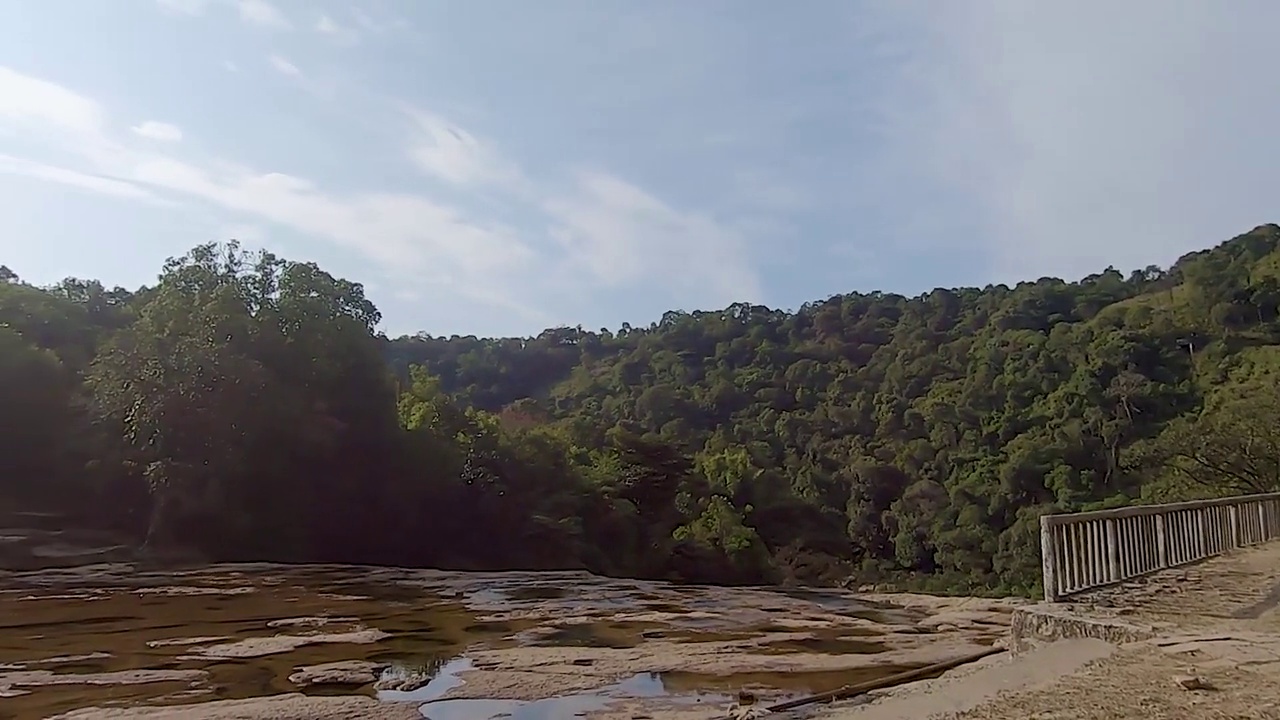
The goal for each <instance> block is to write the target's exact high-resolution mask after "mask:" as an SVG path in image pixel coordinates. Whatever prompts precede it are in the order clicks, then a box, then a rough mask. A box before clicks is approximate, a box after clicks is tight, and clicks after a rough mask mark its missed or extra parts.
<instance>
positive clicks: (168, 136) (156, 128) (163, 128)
mask: <svg viewBox="0 0 1280 720" xmlns="http://www.w3.org/2000/svg"><path fill="white" fill-rule="evenodd" d="M130 129H131V130H133V134H134V135H137V136H139V137H144V138H150V139H152V140H159V141H160V142H178V141H179V140H181V139H182V130H181V128H179V127H178V126H177V125H170V124H169V123H163V122H157V121H155V120H148V121H146V122H144V123H141V124H139V125H134V126H133V127H132V128H130Z"/></svg>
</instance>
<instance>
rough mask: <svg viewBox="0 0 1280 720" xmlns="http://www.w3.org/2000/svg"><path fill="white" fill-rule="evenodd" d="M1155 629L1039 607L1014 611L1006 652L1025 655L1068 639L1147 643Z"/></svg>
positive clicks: (1066, 608) (1053, 606)
mask: <svg viewBox="0 0 1280 720" xmlns="http://www.w3.org/2000/svg"><path fill="white" fill-rule="evenodd" d="M1155 635H1156V629H1155V628H1153V627H1151V626H1149V625H1142V624H1138V623H1134V622H1129V621H1126V620H1122V619H1120V618H1116V617H1091V616H1088V615H1085V614H1083V613H1081V612H1079V611H1078V610H1077V609H1075V608H1072V607H1071V606H1064V605H1059V604H1050V603H1040V604H1037V605H1027V606H1023V607H1019V608H1015V609H1014V611H1013V619H1012V622H1011V623H1010V626H1009V650H1010V651H1011V652H1014V653H1019V652H1024V651H1026V650H1028V649H1031V648H1033V647H1036V646H1038V645H1041V644H1044V643H1047V642H1053V641H1054V640H1066V639H1071V638H1094V639H1097V640H1103V641H1105V642H1109V643H1112V644H1114V645H1123V644H1125V643H1130V642H1138V641H1141V640H1149V639H1151V638H1153V637H1155Z"/></svg>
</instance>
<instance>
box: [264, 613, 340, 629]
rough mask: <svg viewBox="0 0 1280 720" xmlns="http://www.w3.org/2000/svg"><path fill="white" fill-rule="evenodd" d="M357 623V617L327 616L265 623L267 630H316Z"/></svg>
mask: <svg viewBox="0 0 1280 720" xmlns="http://www.w3.org/2000/svg"><path fill="white" fill-rule="evenodd" d="M359 622H360V618H357V617H327V616H319V617H299V618H284V619H283V620H272V621H271V622H269V623H267V627H269V628H281V627H307V628H318V627H324V626H325V625H334V624H345V625H352V624H356V623H359Z"/></svg>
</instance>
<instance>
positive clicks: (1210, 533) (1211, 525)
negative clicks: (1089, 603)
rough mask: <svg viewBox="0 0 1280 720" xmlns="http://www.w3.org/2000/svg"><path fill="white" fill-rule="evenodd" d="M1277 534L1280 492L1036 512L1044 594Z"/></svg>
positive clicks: (1115, 579)
mask: <svg viewBox="0 0 1280 720" xmlns="http://www.w3.org/2000/svg"><path fill="white" fill-rule="evenodd" d="M1276 538H1280V493H1268V494H1265V495H1244V496H1240V497H1231V498H1222V499H1219V500H1197V501H1193V502H1182V503H1171V504H1167V505H1135V506H1132V507H1124V508H1117V509H1115V510H1099V511H1097V512H1085V513H1066V514H1061V515H1044V516H1041V518H1040V558H1041V562H1042V566H1043V572H1044V599H1045V600H1046V601H1047V602H1057V601H1059V600H1061V599H1062V598H1064V597H1067V596H1069V595H1074V594H1076V593H1079V592H1083V591H1085V590H1091V589H1093V588H1099V587H1104V586H1106V585H1114V584H1116V583H1119V582H1123V581H1125V580H1129V579H1131V578H1136V577H1140V576H1142V575H1146V574H1148V573H1152V572H1156V571H1157V570H1164V569H1166V568H1171V567H1177V566H1179V565H1185V564H1187V563H1191V562H1195V561H1197V560H1202V559H1204V558H1207V557H1212V556H1214V555H1220V554H1222V553H1224V552H1226V551H1228V550H1230V549H1232V548H1237V547H1244V546H1246V545H1256V544H1258V543H1263V542H1266V541H1268V540H1274V539H1276Z"/></svg>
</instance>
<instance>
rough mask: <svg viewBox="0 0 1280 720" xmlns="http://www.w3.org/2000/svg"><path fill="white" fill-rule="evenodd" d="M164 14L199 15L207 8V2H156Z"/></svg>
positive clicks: (187, 0) (195, 0)
mask: <svg viewBox="0 0 1280 720" xmlns="http://www.w3.org/2000/svg"><path fill="white" fill-rule="evenodd" d="M156 5H159V6H160V9H161V10H164V11H165V12H170V13H175V14H182V15H200V14H203V13H204V11H205V8H207V7H208V6H209V0H156Z"/></svg>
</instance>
